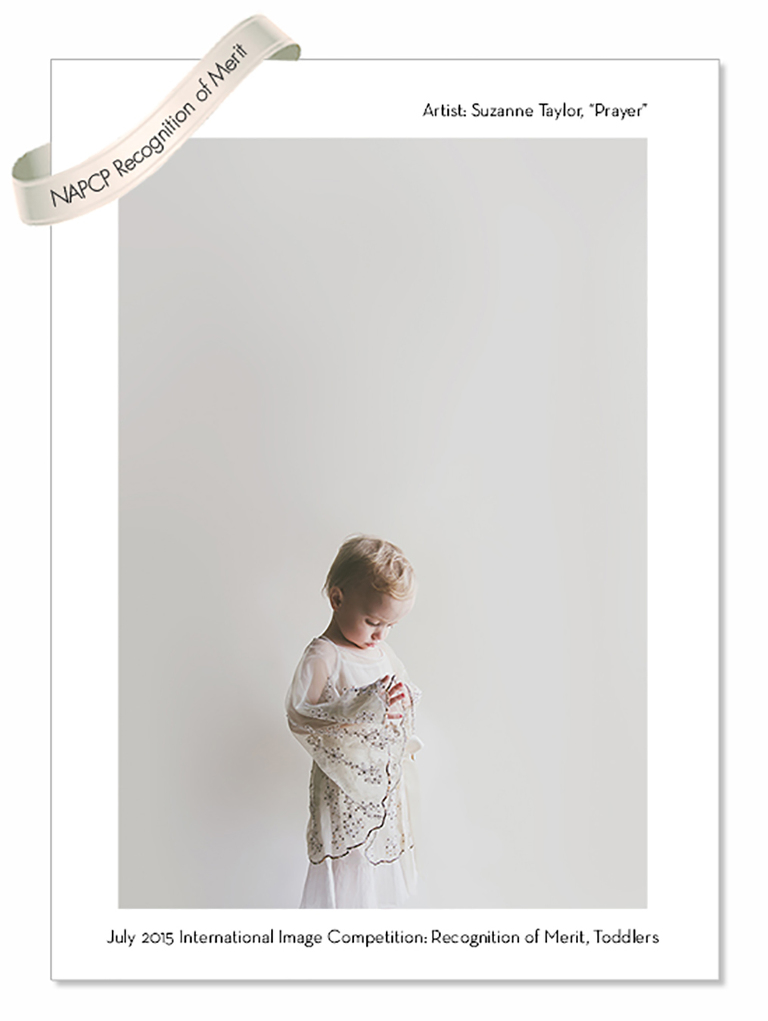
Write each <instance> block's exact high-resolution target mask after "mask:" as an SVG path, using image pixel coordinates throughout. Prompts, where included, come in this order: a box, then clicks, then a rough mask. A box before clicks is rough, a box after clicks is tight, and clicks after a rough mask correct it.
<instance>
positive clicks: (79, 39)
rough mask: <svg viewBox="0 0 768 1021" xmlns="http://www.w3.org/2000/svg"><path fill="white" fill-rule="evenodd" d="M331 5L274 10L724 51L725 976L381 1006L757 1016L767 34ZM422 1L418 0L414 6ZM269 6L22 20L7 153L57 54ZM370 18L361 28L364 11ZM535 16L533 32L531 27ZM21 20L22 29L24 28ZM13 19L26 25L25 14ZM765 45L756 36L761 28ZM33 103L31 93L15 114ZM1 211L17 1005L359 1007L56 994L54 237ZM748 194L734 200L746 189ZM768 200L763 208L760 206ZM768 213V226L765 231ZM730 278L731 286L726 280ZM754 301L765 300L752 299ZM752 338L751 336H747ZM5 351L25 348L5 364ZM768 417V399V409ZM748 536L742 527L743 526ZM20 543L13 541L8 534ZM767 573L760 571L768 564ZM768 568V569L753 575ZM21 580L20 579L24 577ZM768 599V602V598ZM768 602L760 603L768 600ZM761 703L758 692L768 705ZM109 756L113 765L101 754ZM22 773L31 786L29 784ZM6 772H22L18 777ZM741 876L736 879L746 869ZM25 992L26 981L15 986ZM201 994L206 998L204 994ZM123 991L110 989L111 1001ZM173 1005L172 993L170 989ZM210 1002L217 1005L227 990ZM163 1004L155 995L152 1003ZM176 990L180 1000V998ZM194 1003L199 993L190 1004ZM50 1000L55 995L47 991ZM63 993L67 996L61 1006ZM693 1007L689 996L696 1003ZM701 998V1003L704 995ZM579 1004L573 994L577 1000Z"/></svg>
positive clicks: (6, 645) (450, 35)
mask: <svg viewBox="0 0 768 1021" xmlns="http://www.w3.org/2000/svg"><path fill="white" fill-rule="evenodd" d="M345 9H346V5H345V7H344V8H342V6H341V5H333V4H331V5H326V6H325V7H324V9H323V10H320V9H319V8H317V7H315V8H312V9H311V8H310V7H309V5H307V4H280V3H277V4H275V5H274V7H273V8H271V9H270V10H267V11H265V13H267V14H268V15H269V16H270V17H272V18H273V20H274V21H275V22H276V23H277V24H279V25H280V26H281V27H283V28H284V29H285V30H286V31H287V32H289V33H292V34H294V35H295V36H296V37H297V39H298V40H299V41H300V42H301V43H302V45H303V47H304V53H305V55H306V56H315V55H317V56H319V55H323V56H340V55H344V54H354V55H356V56H376V55H386V56H392V55H401V56H437V55H440V56H454V55H465V56H493V55H497V56H600V55H611V56H623V57H628V56H638V57H645V56H670V57H681V56H719V57H720V58H722V59H723V61H724V98H725V110H724V113H725V121H724V127H725V131H724V150H725V186H726V187H725V194H724V197H725V213H726V214H727V216H728V225H727V228H726V230H725V234H724V255H725V281H726V290H725V295H724V297H725V327H726V329H725V350H726V355H725V368H726V374H725V378H726V381H727V383H728V390H727V392H726V395H725V396H726V400H725V412H726V440H727V444H726V469H727V473H726V478H727V481H728V482H729V491H728V504H727V508H726V509H727V517H726V525H727V532H726V549H727V552H728V554H729V564H728V569H727V573H726V622H727V630H726V634H725V638H726V643H725V650H726V676H727V680H728V689H729V690H728V696H727V698H726V699H725V704H726V709H727V712H726V722H727V724H728V727H729V730H728V733H727V734H726V752H727V753H728V754H729V758H728V769H727V774H728V786H727V787H726V791H725V794H726V816H725V817H726V820H727V822H728V830H727V843H726V856H725V862H726V882H725V894H726V902H727V905H728V907H727V910H726V914H725V923H724V936H725V944H724V945H725V953H724V974H725V980H724V983H723V984H722V985H721V986H712V985H703V986H691V985H680V986H670V985H666V986H664V985H653V986H644V987H641V988H640V989H631V990H630V989H627V988H626V987H622V986H618V985H613V986H603V987H584V988H582V989H578V990H572V989H567V988H565V987H562V986H560V987H558V986H523V987H517V988H508V987H503V986H499V985H494V986H487V987H483V988H478V987H474V986H468V985H467V986H462V987H459V988H456V987H452V989H451V990H450V991H449V990H445V989H436V988H435V987H431V986H418V987H409V988H408V989H407V990H406V989H398V988H394V987H390V988H387V989H384V990H381V991H378V992H377V994H376V997H375V1004H374V1006H373V1008H371V1006H370V1005H368V1006H367V1012H368V1014H369V1015H370V1014H371V1013H373V1015H374V1016H382V1015H383V1013H384V1012H385V1011H387V1010H391V1009H392V1008H393V1007H396V1006H404V1005H405V998H408V999H410V1001H411V1002H412V1004H413V1007H414V1008H415V1009H418V1008H419V1006H420V1003H419V1002H417V1001H422V1002H423V1000H424V997H427V996H428V997H430V1005H431V1006H434V1005H435V1003H436V1002H437V1003H440V1001H441V1000H442V1001H443V1002H447V997H448V996H451V997H452V999H451V1003H452V1004H455V1005H456V1006H457V1007H458V1008H461V1007H462V1006H464V1007H466V1006H468V1005H469V1002H470V1001H469V997H472V1000H471V1003H472V1005H473V1006H474V1005H477V1006H479V1007H481V1008H485V1009H486V1010H487V1011H489V1012H491V1013H492V1014H501V1013H502V1012H503V1013H506V1012H507V1010H508V1009H514V1010H516V1011H520V1012H522V1013H523V1014H524V1016H526V1017H532V1018H536V1017H549V1016H553V1017H554V1016H557V1015H558V1014H560V1013H561V1012H562V1011H563V1010H565V1009H566V1006H565V1003H564V1001H563V999H562V998H563V996H564V995H568V996H569V997H570V996H574V995H575V996H576V997H577V1000H578V1004H579V1007H580V1008H581V1009H582V1010H583V1011H587V1010H588V1011H590V1012H591V1013H592V1015H593V1016H594V1017H609V1016H613V1015H615V1013H616V1011H617V1010H621V1011H622V1014H623V1016H627V1017H634V1016H637V1017H640V1016H645V1015H647V1013H648V1011H650V1010H655V1011H656V1013H657V1014H660V1015H661V1016H662V1017H666V1016H669V1017H672V1016H673V1014H674V1015H677V1014H678V1013H679V1011H680V1010H681V1009H684V1010H685V1009H687V1010H695V1011H696V1012H697V1015H698V1016H699V1017H703V1018H707V1017H725V1016H726V1014H730V1015H731V1016H739V1015H741V1016H750V1015H752V1014H754V1013H755V1012H756V1009H757V1004H758V1003H759V1002H760V1000H761V998H763V999H764V992H763V990H762V989H761V988H760V987H759V985H758V978H759V973H758V967H759V964H760V963H761V959H762V958H761V954H760V949H761V948H760V945H759V943H758V940H759V939H760V935H759V933H760V906H761V904H763V903H764V897H762V896H761V895H764V878H763V872H762V870H758V863H759V862H761V860H762V859H763V858H764V857H765V846H764V843H763V844H762V845H761V842H760V839H761V838H760V837H759V834H758V824H759V818H758V814H759V813H758V812H757V811H755V809H756V806H758V805H759V804H760V802H761V800H762V798H761V791H760V789H759V788H758V786H757V780H758V777H759V776H760V775H762V774H763V772H764V763H763V764H762V766H763V769H762V770H761V768H760V766H761V764H760V763H758V761H757V748H758V745H759V743H761V742H760V736H759V732H758V725H759V720H760V718H761V715H762V714H761V711H760V710H761V707H760V705H759V704H758V700H760V699H762V700H763V703H764V695H763V692H762V690H760V687H759V685H760V679H761V676H763V675H764V665H765V656H764V652H763V650H762V648H760V647H759V646H758V644H757V643H758V640H759V637H760V634H759V630H758V626H759V624H760V622H762V621H764V618H765V600H764V596H763V595H762V591H763V588H764V585H763V584H762V580H761V573H762V575H763V576H764V574H765V567H766V566H767V565H766V564H765V548H764V546H763V547H762V548H761V547H760V545H759V543H760V541H761V538H762V537H761V535H760V534H758V522H761V521H762V520H764V519H765V517H766V513H765V512H766V508H765V498H764V496H763V495H762V492H761V488H762V487H761V484H760V483H761V480H760V478H759V477H758V473H759V471H760V470H761V465H762V458H761V457H760V438H761V436H763V435H765V432H766V430H765V425H766V423H765V420H764V418H763V419H762V420H761V421H758V420H757V418H756V416H757V415H758V410H757V408H756V406H755V405H756V402H757V400H759V399H760V396H761V390H762V387H761V378H760V371H761V368H762V370H763V371H764V368H765V361H764V358H765V356H764V354H762V352H760V356H761V357H762V358H763V363H762V366H760V365H759V364H756V363H755V362H754V360H753V359H754V358H755V357H756V356H757V352H756V351H755V348H756V347H757V345H758V343H759V338H761V337H764V336H765V334H766V330H765V321H764V316H763V317H762V319H761V316H760V312H761V311H762V309H761V308H760V307H759V306H758V304H757V302H758V300H759V294H760V286H761V280H762V273H761V272H760V266H759V260H758V258H757V257H756V256H755V254H754V253H753V252H752V251H750V249H749V243H748V239H749V238H750V237H760V236H761V233H762V228H760V224H759V222H758V221H760V220H761V219H762V218H764V211H765V207H764V198H762V196H761V194H760V193H759V192H758V186H757V182H758V180H759V178H758V174H759V173H760V161H759V160H758V159H757V151H756V149H755V148H754V145H753V141H752V138H751V132H752V131H753V130H754V126H758V127H759V125H760V123H761V120H762V118H761V115H760V111H759V108H758V107H757V105H756V104H757V97H759V96H760V94H761V93H763V94H764V85H765V82H764V75H763V78H762V80H760V81H758V75H759V74H760V60H761V55H760V53H759V51H758V46H757V38H758V33H757V28H756V26H755V25H748V24H745V23H744V21H743V19H742V18H741V17H740V12H741V11H742V10H744V11H746V9H747V8H746V5H743V4H736V5H734V4H732V5H730V6H729V12H730V13H729V15H728V20H727V22H724V21H723V19H722V18H718V17H717V15H716V13H715V15H712V16H710V14H709V13H708V10H707V8H704V7H702V6H700V5H693V4H690V5H689V4H675V3H673V4H670V3H666V4H664V5H663V6H662V5H660V4H659V5H655V4H646V5H645V6H644V7H643V9H642V12H640V11H638V12H637V13H636V14H635V16H634V18H630V17H629V16H628V15H627V16H626V21H625V24H624V25H623V26H615V24H614V21H613V18H614V16H615V11H616V8H615V5H610V4H593V5H587V6H584V7H581V8H580V9H579V10H578V11H577V10H574V9H573V8H572V7H570V6H568V5H565V4H542V5H540V6H539V7H538V8H537V9H536V13H535V14H531V13H530V12H528V11H526V12H525V16H524V17H523V16H521V15H520V14H519V13H518V14H517V15H516V14H515V12H514V11H511V12H510V13H509V14H508V15H501V14H500V13H498V12H496V11H495V10H494V8H493V7H488V13H487V16H486V17H484V16H483V10H484V7H483V5H482V4H479V5H475V7H474V8H473V11H472V15H471V17H470V18H469V19H468V18H467V16H466V14H465V10H464V8H463V7H461V8H459V7H457V8H456V14H455V16H454V17H452V16H451V7H450V6H449V5H446V4H441V5H418V4H417V5H415V6H414V5H411V6H409V7H408V13H407V15H405V13H404V15H403V23H404V24H406V23H407V26H408V28H407V32H403V31H402V30H399V29H398V18H397V11H398V7H397V6H396V5H389V6H388V7H387V9H386V11H384V12H382V16H383V18H384V19H385V20H384V21H380V20H376V21H373V20H370V21H369V18H368V16H366V14H365V13H364V12H363V11H362V9H358V10H356V11H355V10H354V8H352V7H351V6H350V7H349V10H350V11H352V12H353V13H352V14H351V15H350V17H349V18H348V17H346V16H345ZM403 10H404V9H403ZM250 13H254V12H253V11H251V10H245V9H243V7H242V6H240V5H234V4H226V3H221V4H219V5H217V6H216V8H215V11H214V12H211V11H209V10H207V9H202V8H201V10H200V12H199V14H194V15H193V14H192V12H191V11H190V8H189V6H184V7H182V6H181V5H161V4H156V3H155V4H152V5H151V6H150V5H146V6H144V5H141V4H138V3H137V4H134V5H133V6H132V8H131V10H130V13H129V14H127V15H126V16H125V17H124V19H123V21H118V22H116V23H115V24H114V25H108V24H107V21H106V18H105V9H104V8H103V7H100V6H98V5H90V4H81V5H80V6H79V7H78V9H77V11H76V12H74V11H72V10H68V9H66V8H65V9H63V10H62V11H61V12H59V13H51V14H50V15H48V16H47V17H46V16H44V15H43V12H41V11H39V10H38V11H35V12H34V13H32V14H30V15H28V16H25V23H23V24H22V23H20V22H19V23H17V25H16V26H15V30H10V31H7V32H6V38H7V39H9V41H10V46H9V50H10V52H9V53H8V54H7V59H6V61H5V62H4V77H5V82H4V84H5V94H6V104H7V105H9V107H10V109H9V111H8V113H9V116H8V118H7V128H6V132H7V133H6V135H5V137H4V139H3V146H4V149H3V155H4V157H5V165H6V166H7V168H8V170H10V166H11V164H12V162H13V160H14V159H15V158H16V157H17V156H18V155H20V154H21V152H22V151H24V150H25V149H28V148H30V147H32V146H34V145H37V144H40V142H42V141H43V140H44V139H45V138H46V137H47V135H48V97H47V89H48V74H47V72H48V65H47V60H48V58H49V57H50V56H91V55H93V56H110V57H115V56H131V57H133V56H166V55H169V54H170V53H173V54H174V55H179V56H198V55H201V54H202V53H203V52H204V51H205V50H206V49H207V48H208V47H209V46H210V45H211V43H212V42H213V41H214V40H215V39H217V38H219V37H220V36H221V34H223V32H225V31H227V30H228V29H229V28H230V27H231V25H233V24H235V23H236V22H237V21H238V20H240V19H241V18H242V17H244V16H246V15H248V14H250ZM360 19H362V21H361V20H360ZM523 26H524V36H523V34H522V33H523ZM8 28H9V26H6V29H8ZM10 28H11V29H14V26H10ZM753 40H754V41H753ZM13 102H15V103H16V106H13V107H11V104H12V103H13ZM7 194H8V201H7V202H6V203H5V204H4V205H3V208H2V214H1V215H2V216H3V217H4V220H3V235H4V239H7V240H8V241H9V242H10V245H11V246H12V250H13V276H10V270H9V269H8V270H6V274H5V275H4V284H6V285H9V284H10V286H7V293H6V295H4V300H3V314H4V315H10V316H11V321H10V323H9V324H7V325H5V324H4V325H5V329H4V331H3V370H2V384H1V385H2V388H3V391H2V395H0V397H1V400H0V404H1V406H2V414H3V425H4V429H3V445H2V457H3V478H4V482H5V487H4V488H5V489H6V493H7V495H6V499H5V501H4V503H5V505H4V508H3V513H4V523H5V528H4V530H3V543H4V551H3V562H4V563H7V562H8V556H9V554H12V559H11V571H10V572H7V571H4V577H3V582H4V588H3V599H4V606H3V609H4V613H3V624H4V625H5V626H4V633H5V634H6V635H7V637H6V638H5V639H4V642H3V655H4V656H5V655H6V654H7V653H10V656H11V661H10V662H9V663H8V664H6V663H3V671H2V675H3V678H4V679H5V680H6V684H5V690H4V694H5V710H6V711H5V713H4V714H3V721H4V728H5V729H6V730H7V734H4V740H3V742H2V754H3V757H4V759H5V756H8V760H7V762H6V761H4V767H5V768H4V770H3V776H4V778H6V777H10V778H11V782H12V784H13V786H12V787H11V785H10V784H8V793H7V794H6V796H5V798H4V804H5V807H6V813H7V825H6V832H7V833H8V834H9V835H10V837H11V839H10V841H8V842H7V843H6V845H5V847H4V851H3V853H4V856H7V860H4V865H5V868H4V869H3V876H4V878H5V879H6V880H7V881H8V885H9V891H8V892H7V893H6V894H5V896H4V903H6V904H7V903H8V902H9V899H10V903H11V905H12V908H13V910H12V913H11V914H10V915H6V924H5V926H4V928H3V940H4V941H5V942H7V945H6V946H4V948H3V958H4V959H3V963H4V971H5V972H6V974H8V975H12V976H13V982H14V986H15V988H16V990H17V993H18V996H19V997H20V1001H21V1002H20V1006H19V1007H17V1008H15V1009H14V1015H15V1016H19V1017H26V1016H32V1015H33V1014H34V1013H45V1014H46V1015H47V1016H54V1017H59V1016H61V1017H69V1016H73V1017H74V1016H76V1015H77V1016H79V1017H100V1016H103V1015H104V1013H105V1012H107V1011H109V1013H110V1015H111V1016H115V1017H121V1016H123V1014H125V1016H128V1015H129V1013H130V1014H133V1013H134V1012H135V1011H137V1010H144V1011H145V1012H146V1013H147V1014H148V1016H160V1012H161V1010H162V1011H163V1012H164V1011H165V1010H166V1009H167V1008H168V1007H170V1006H171V1005H173V1007H174V1008H175V1009H177V1010H181V1009H186V1010H188V1011H189V1012H190V1016H196V1013H195V1012H196V1011H199V1012H200V1013H201V1015H202V1014H203V1012H205V1013H206V1014H207V1013H208V1012H209V1011H210V1010H211V1009H214V1007H215V1009H220V1010H226V1011H227V1014H228V1016H231V1017H241V1016H249V1015H250V1013H251V1012H252V1011H253V1010H254V1009H256V1008H258V1009H267V1010H268V1009H270V1008H274V1006H275V1005H277V1003H278V1002H279V1003H280V1006H281V1007H283V1008H285V1007H288V1006H290V1005H291V1004H293V1005H294V1006H295V1007H296V1008H300V1007H305V1008H306V1009H310V1008H312V1009H316V1010H318V1011H319V1012H320V1015H321V1016H325V1015H326V1014H330V1011H331V1010H332V1009H334V1007H338V1006H339V1005H342V1006H344V1007H345V1009H346V1010H352V1009H353V1008H354V1006H355V1005H358V1006H359V1007H360V1009H362V1007H363V999H362V998H363V997H365V993H364V990H362V989H360V988H356V987H354V986H347V987H343V988H340V989H336V990H334V992H333V993H331V992H330V990H323V989H322V988H320V987H304V988H288V987H285V986H279V987H270V986H265V987H261V988H258V989H255V988H249V987H241V986H232V987H228V988H224V987H214V986H211V987H197V988H196V989H194V990H192V989H187V988H178V987H162V988H161V987H154V988H150V987H142V986H134V987H131V988H129V989H121V990H120V991H119V993H118V991H117V990H115V989H114V988H109V987H106V986H92V987H78V988H68V989H57V988H55V987H53V986H50V985H49V984H48V982H47V972H48V963H47V940H48V889H47V857H48V852H47V808H46V805H47V785H48V768H47V755H48V740H47V728H46V725H45V720H46V718H47V662H48V650H47V637H46V635H47V627H46V618H47V591H46V587H47V535H48V530H47V446H48V428H47V421H48V392H47V378H46V371H47V348H48V334H47V263H48V231H47V230H41V229H33V228H29V227H23V226H22V225H21V224H19V223H18V221H17V220H15V211H14V209H13V205H12V201H11V197H10V187H9V189H8V193H7ZM731 196H732V197H731ZM761 203H762V205H761ZM756 226H757V228H758V229H755V227H756ZM729 280H730V281H732V282H733V283H732V284H731V285H729V284H728V281H729ZM750 301H751V302H752V303H753V306H752V307H750V305H749V302H750ZM746 345H750V347H749V348H747V347H746ZM6 359H7V361H6ZM762 414H763V415H764V412H763V413H762ZM731 536H732V537H733V538H732V540H731V539H730V537H731ZM6 543H7V552H6V549H5V544H6ZM761 568H762V572H761ZM752 579H754V581H753V580H752ZM6 586H7V588H6ZM761 600H762V604H761ZM761 611H762V612H761ZM756 696H757V698H756ZM94 768H98V763H94ZM20 781H21V782H20ZM6 783H8V781H6ZM729 877H732V878H729ZM6 988H7V989H8V991H9V992H10V991H11V990H10V987H9V986H7V987H6ZM193 996H194V997H195V1000H194V1004H193V1005H192V1006H190V1005H189V1003H190V1001H191V998H192V997H193ZM105 997H106V998H107V999H106V1000H105ZM162 997H164V998H165V1001H166V1002H165V1003H159V1002H158V1003H154V1000H155V999H156V998H162ZM210 997H214V998H215V1002H211V1000H210ZM148 998H149V1000H150V1001H152V1002H151V1003H150V1005H149V1006H147V1002H146V1001H147V999H148ZM169 998H170V999H169ZM179 998H182V999H183V1000H184V1003H183V1004H182V1003H180V1002H179ZM44 1000H45V1001H47V1002H43V1001H44ZM51 1001H53V1002H51ZM680 1001H682V1002H680ZM694 1001H695V1002H694ZM573 1007H574V1003H573V1001H572V1000H569V1007H568V1009H573Z"/></svg>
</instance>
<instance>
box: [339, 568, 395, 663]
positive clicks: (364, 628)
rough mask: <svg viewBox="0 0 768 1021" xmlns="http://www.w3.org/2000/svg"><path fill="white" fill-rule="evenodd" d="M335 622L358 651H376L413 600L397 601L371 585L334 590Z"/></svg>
mask: <svg viewBox="0 0 768 1021" xmlns="http://www.w3.org/2000/svg"><path fill="white" fill-rule="evenodd" d="M330 596H331V606H332V607H333V618H334V620H335V622H336V625H337V626H338V628H339V630H340V631H341V633H342V635H343V636H344V637H345V638H346V640H347V641H348V642H349V643H350V645H355V646H357V648H358V649H374V648H376V646H377V645H378V644H379V642H380V641H382V639H384V638H386V637H387V635H388V634H389V632H390V630H391V629H392V628H393V627H394V626H395V624H397V623H398V622H399V621H401V620H402V619H403V617H405V615H406V614H407V613H409V612H410V610H411V607H412V606H413V603H414V599H413V598H410V599H395V598H393V597H392V596H387V595H384V594H383V593H382V592H377V591H376V589H374V588H371V587H370V585H367V584H363V585H355V586H351V585H349V586H347V587H346V588H345V589H344V591H342V590H341V589H340V588H338V587H336V586H334V588H332V589H331V592H330Z"/></svg>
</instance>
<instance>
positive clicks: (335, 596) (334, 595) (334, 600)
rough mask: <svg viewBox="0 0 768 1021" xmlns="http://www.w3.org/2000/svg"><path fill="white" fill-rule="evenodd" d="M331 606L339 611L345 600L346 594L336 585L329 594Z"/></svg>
mask: <svg viewBox="0 0 768 1021" xmlns="http://www.w3.org/2000/svg"><path fill="white" fill-rule="evenodd" d="M328 595H329V597H330V600H331V606H332V607H333V609H334V610H338V608H339V607H340V606H341V604H342V602H343V600H344V593H343V592H342V591H341V589H340V588H339V586H338V585H334V586H333V588H332V589H331V591H330V592H329V593H328Z"/></svg>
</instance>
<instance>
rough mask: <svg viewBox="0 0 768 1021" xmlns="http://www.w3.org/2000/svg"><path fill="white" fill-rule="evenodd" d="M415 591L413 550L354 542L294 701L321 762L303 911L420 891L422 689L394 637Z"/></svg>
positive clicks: (382, 903)
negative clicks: (416, 812)
mask: <svg viewBox="0 0 768 1021" xmlns="http://www.w3.org/2000/svg"><path fill="white" fill-rule="evenodd" d="M415 590H416V582H415V578H414V575H413V568H412V567H411V565H410V564H409V563H408V561H407V560H406V558H405V557H404V556H403V553H402V551H401V550H399V549H398V548H397V546H393V545H392V544H391V543H388V542H384V541H383V540H382V539H374V538H371V537H370V536H354V537H353V538H351V539H348V540H347V541H346V542H345V543H343V545H342V546H341V548H340V549H339V552H338V554H337V555H336V559H335V560H334V562H333V564H332V565H331V569H330V571H329V572H328V577H327V578H326V582H325V587H324V589H323V592H324V593H325V594H326V595H327V596H328V599H329V600H330V603H331V610H332V611H333V616H332V617H331V622H330V624H329V625H328V627H327V628H326V630H325V631H324V633H323V634H322V635H321V636H320V637H319V638H315V639H314V640H313V641H311V642H310V643H309V645H308V646H307V648H306V649H305V650H304V655H303V656H302V657H301V661H300V663H299V665H298V667H297V668H296V673H295V675H294V678H293V683H292V685H291V688H290V691H289V692H288V699H287V702H286V708H287V712H288V725H289V727H290V728H291V730H292V732H293V733H294V735H295V736H296V738H297V739H298V740H299V741H300V743H301V744H302V745H303V746H304V747H305V748H306V749H307V751H308V752H309V754H310V755H311V756H312V759H313V762H312V773H311V776H310V781H309V825H308V827H307V850H308V853H309V862H310V865H309V871H308V873H307V880H306V883H305V884H304V894H303V896H302V900H301V905H300V907H302V908H368V907H396V906H399V905H401V904H403V903H404V902H405V900H406V899H407V897H408V895H409V894H410V893H412V892H413V889H414V886H415V880H416V870H415V866H414V860H413V840H412V837H411V826H410V819H409V812H408V789H407V788H408V786H409V781H408V773H409V770H410V768H411V762H412V756H413V753H414V752H415V751H417V750H418V749H419V748H420V747H421V742H420V741H419V739H418V738H417V737H415V736H414V734H413V707H414V704H415V703H416V701H417V700H418V698H419V697H420V695H421V693H420V692H419V690H418V689H417V688H416V687H414V686H413V685H412V684H411V683H410V682H409V680H408V677H407V674H406V672H405V669H404V667H403V665H402V663H401V662H400V661H399V660H398V659H397V657H396V656H395V654H394V653H393V652H392V650H391V649H390V648H389V646H388V645H387V644H386V643H385V642H384V638H385V637H386V636H387V635H388V634H389V631H390V629H391V628H393V627H394V626H395V625H396V624H397V623H399V622H400V621H401V620H402V619H403V617H405V615H406V614H407V613H408V612H409V611H410V609H411V607H412V606H413V602H414V598H415Z"/></svg>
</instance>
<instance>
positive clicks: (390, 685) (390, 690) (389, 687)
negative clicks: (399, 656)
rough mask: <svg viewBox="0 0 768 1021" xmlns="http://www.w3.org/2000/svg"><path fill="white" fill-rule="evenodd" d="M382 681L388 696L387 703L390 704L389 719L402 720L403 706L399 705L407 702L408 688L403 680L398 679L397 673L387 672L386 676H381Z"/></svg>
mask: <svg viewBox="0 0 768 1021" xmlns="http://www.w3.org/2000/svg"><path fill="white" fill-rule="evenodd" d="M381 683H382V684H383V685H384V691H385V693H386V696H387V704H388V706H389V711H388V713H387V719H388V720H402V718H403V713H402V709H403V706H402V705H398V703H400V702H403V703H405V700H406V699H407V697H408V689H407V688H406V686H405V685H404V684H403V682H402V681H398V679H397V675H396V674H392V676H390V675H389V674H387V676H386V677H382V678H381ZM398 710H400V711H398Z"/></svg>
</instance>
